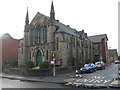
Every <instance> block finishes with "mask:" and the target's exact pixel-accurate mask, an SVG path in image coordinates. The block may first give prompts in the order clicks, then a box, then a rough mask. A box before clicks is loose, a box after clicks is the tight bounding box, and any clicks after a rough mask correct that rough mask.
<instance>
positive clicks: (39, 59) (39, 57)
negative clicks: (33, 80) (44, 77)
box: [36, 51, 42, 66]
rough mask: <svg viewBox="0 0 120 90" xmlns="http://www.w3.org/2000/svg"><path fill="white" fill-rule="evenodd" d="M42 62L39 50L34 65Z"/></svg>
mask: <svg viewBox="0 0 120 90" xmlns="http://www.w3.org/2000/svg"><path fill="white" fill-rule="evenodd" d="M41 63H42V53H41V52H40V51H38V52H37V54H36V66H38V65H39V64H41Z"/></svg>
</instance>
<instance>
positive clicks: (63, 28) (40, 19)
mask: <svg viewBox="0 0 120 90" xmlns="http://www.w3.org/2000/svg"><path fill="white" fill-rule="evenodd" d="M45 21H47V22H48V21H49V17H48V16H45V15H43V14H41V13H39V12H37V14H36V15H35V17H34V18H33V20H32V21H31V23H30V26H31V28H32V27H34V26H35V24H36V23H39V24H40V25H41V24H42V23H43V22H45ZM53 24H54V25H57V26H59V29H58V30H57V32H59V33H68V34H71V35H74V36H76V37H79V34H78V32H77V30H75V29H72V28H70V27H68V26H67V25H64V24H62V23H61V22H59V21H58V20H54V22H53Z"/></svg>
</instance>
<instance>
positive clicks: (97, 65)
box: [95, 61, 105, 69]
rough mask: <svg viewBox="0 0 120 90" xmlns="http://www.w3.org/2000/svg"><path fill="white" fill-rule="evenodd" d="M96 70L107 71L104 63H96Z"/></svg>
mask: <svg viewBox="0 0 120 90" xmlns="http://www.w3.org/2000/svg"><path fill="white" fill-rule="evenodd" d="M95 67H96V69H105V63H104V62H103V61H99V62H96V63H95Z"/></svg>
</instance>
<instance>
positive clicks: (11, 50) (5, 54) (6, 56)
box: [2, 34, 19, 65]
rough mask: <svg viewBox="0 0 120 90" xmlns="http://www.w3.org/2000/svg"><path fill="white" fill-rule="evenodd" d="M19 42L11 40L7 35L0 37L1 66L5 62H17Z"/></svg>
mask: <svg viewBox="0 0 120 90" xmlns="http://www.w3.org/2000/svg"><path fill="white" fill-rule="evenodd" d="M18 46H19V40H17V39H13V38H12V37H11V36H10V35H9V34H4V35H3V36H2V64H3V65H4V63H5V61H6V60H18V55H17V50H18Z"/></svg>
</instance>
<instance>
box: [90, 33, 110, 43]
mask: <svg viewBox="0 0 120 90" xmlns="http://www.w3.org/2000/svg"><path fill="white" fill-rule="evenodd" d="M88 39H90V40H91V41H92V42H93V43H99V42H101V40H102V39H106V40H108V38H107V35H106V34H100V35H94V36H89V37H88Z"/></svg>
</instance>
